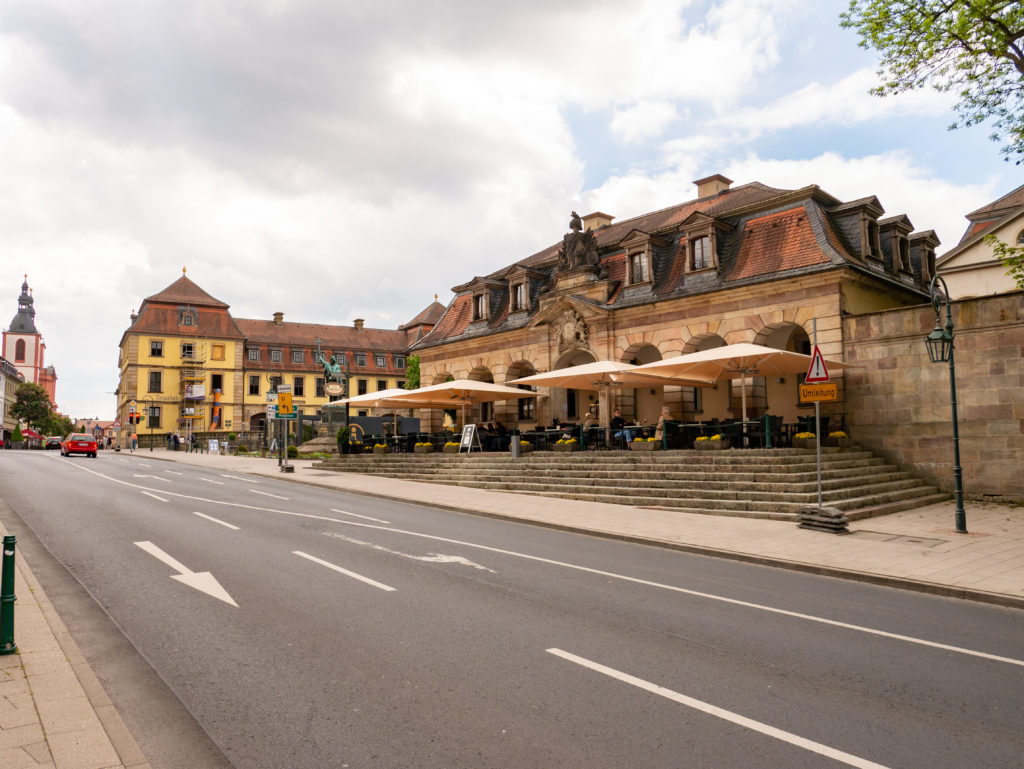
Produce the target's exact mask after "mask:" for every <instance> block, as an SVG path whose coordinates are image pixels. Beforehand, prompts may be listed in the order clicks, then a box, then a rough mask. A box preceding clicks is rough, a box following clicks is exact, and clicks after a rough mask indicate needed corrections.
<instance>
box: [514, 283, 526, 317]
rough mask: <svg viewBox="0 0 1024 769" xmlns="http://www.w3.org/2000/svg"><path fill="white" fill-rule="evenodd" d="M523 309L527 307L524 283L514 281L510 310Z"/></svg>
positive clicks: (520, 310)
mask: <svg viewBox="0 0 1024 769" xmlns="http://www.w3.org/2000/svg"><path fill="white" fill-rule="evenodd" d="M525 309H527V305H526V284H525V283H516V284H514V285H513V286H512V312H522V311H523V310H525Z"/></svg>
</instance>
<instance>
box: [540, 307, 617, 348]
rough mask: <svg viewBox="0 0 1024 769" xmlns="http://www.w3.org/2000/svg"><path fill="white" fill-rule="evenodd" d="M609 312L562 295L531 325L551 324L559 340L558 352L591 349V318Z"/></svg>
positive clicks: (544, 309)
mask: <svg viewBox="0 0 1024 769" xmlns="http://www.w3.org/2000/svg"><path fill="white" fill-rule="evenodd" d="M603 312H607V310H604V309H603V308H600V307H594V306H593V305H591V304H588V303H586V302H582V301H579V300H578V299H573V298H571V297H560V298H559V299H557V300H556V301H553V302H551V303H549V304H548V305H547V306H546V307H544V308H543V309H541V311H540V312H538V313H537V315H536V316H535V317H534V318H533V320H532V321H531V322H530V326H531V327H532V326H550V327H551V329H552V332H553V333H552V337H553V338H555V339H557V340H558V352H559V353H560V354H561V353H564V352H565V351H567V350H589V349H590V320H592V319H593V318H594V317H595V316H597V315H598V314H599V313H603Z"/></svg>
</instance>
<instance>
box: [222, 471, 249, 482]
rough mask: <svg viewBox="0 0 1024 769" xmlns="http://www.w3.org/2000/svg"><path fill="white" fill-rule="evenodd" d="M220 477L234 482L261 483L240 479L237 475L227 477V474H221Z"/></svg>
mask: <svg viewBox="0 0 1024 769" xmlns="http://www.w3.org/2000/svg"><path fill="white" fill-rule="evenodd" d="M220 477H221V478H230V479H231V480H233V481H248V482H249V483H259V481H254V480H253V479H252V478H239V477H238V476H237V475H227V474H225V473H221V474H220Z"/></svg>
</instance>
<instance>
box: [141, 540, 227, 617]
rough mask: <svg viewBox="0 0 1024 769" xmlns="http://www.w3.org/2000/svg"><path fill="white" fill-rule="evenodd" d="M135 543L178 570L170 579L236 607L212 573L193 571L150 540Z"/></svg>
mask: <svg viewBox="0 0 1024 769" xmlns="http://www.w3.org/2000/svg"><path fill="white" fill-rule="evenodd" d="M135 544H136V545H138V546H139V547H141V548H142V549H143V550H145V551H146V552H147V553H149V554H150V555H151V556H153V557H154V558H156V559H157V560H158V561H162V562H163V563H165V564H167V565H168V566H170V567H171V568H172V569H174V570H175V571H176V572H178V573H177V574H172V575H171V579H176V580H178V582H181V583H183V584H185V585H188V586H189V587H194V588H195V589H196V590H199V591H201V592H203V593H206V594H207V595H211V596H213V597H214V598H219V599H220V600H222V601H224V603H229V604H231V605H232V606H234V607H235V608H236V609H237V608H238V604H237V603H235V601H234V599H233V598H232V597H231V596H230V595H228V591H227V590H225V589H224V588H222V587H221V586H220V583H219V582H218V581H217V580H216V579H215V578H214V576H213V575H212V574H210V572H208V571H200V572H195V571H192V570H191V569H187V568H185V566H183V565H182V564H181V563H179V562H178V561H176V560H174V559H173V558H172V557H171V556H169V555H167V553H165V552H164V551H163V550H161V549H160V548H159V547H157V546H156V545H154V544H153V543H152V542H136V543H135Z"/></svg>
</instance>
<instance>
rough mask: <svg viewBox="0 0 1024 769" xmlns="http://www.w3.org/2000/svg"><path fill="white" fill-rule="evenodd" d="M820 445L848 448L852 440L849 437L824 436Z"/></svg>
mask: <svg viewBox="0 0 1024 769" xmlns="http://www.w3.org/2000/svg"><path fill="white" fill-rule="evenodd" d="M821 445H822V446H837V447H839V448H841V449H848V448H850V446H852V445H853V442H852V441H851V440H850V439H849V438H825V439H823V440H822V442H821Z"/></svg>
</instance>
